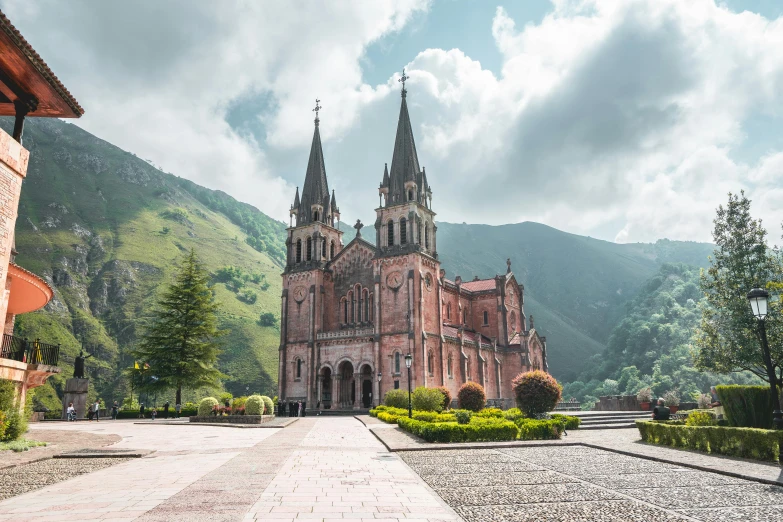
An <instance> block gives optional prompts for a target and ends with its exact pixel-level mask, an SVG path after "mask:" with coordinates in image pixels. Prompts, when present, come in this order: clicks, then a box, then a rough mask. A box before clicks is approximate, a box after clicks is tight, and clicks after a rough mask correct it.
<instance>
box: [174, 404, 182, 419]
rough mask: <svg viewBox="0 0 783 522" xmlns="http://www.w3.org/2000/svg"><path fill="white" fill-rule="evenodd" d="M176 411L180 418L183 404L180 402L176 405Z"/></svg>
mask: <svg viewBox="0 0 783 522" xmlns="http://www.w3.org/2000/svg"><path fill="white" fill-rule="evenodd" d="M174 412H175V413H176V415H177V418H178V419H179V414H180V413H182V405H181V404H180V403H177V404H175V405H174Z"/></svg>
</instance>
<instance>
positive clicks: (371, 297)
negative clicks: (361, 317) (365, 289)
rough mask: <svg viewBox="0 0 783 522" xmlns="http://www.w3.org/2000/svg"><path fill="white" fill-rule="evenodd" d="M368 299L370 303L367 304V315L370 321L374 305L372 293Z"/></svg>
mask: <svg viewBox="0 0 783 522" xmlns="http://www.w3.org/2000/svg"><path fill="white" fill-rule="evenodd" d="M369 301H370V304H369V307H370V313H369V314H368V315H367V317H369V318H370V321H372V316H373V311H374V310H375V306H374V305H373V303H374V301H373V295H372V294H370V299H369Z"/></svg>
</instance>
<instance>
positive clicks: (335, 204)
mask: <svg viewBox="0 0 783 522" xmlns="http://www.w3.org/2000/svg"><path fill="white" fill-rule="evenodd" d="M329 205H330V206H331V207H332V210H334V211H336V210H337V198H335V197H334V189H332V201H331V202H330V203H329Z"/></svg>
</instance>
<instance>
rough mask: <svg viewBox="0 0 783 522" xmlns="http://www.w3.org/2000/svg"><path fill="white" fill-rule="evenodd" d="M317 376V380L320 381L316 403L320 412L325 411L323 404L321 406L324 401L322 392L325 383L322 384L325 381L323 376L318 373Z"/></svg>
mask: <svg viewBox="0 0 783 522" xmlns="http://www.w3.org/2000/svg"><path fill="white" fill-rule="evenodd" d="M316 375H317V377H316V379H318V392H317V393H318V396H317V397H316V398H315V401H316V404H315V405H317V406H318V409H319V410H322V409H323V404H321V400H322V395H323V394H322V393H321V392H322V390H323V382H322V381H323V377H322V376H321V374H320V373H318V374H316ZM315 405H314V406H315Z"/></svg>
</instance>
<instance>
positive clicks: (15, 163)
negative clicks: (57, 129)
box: [0, 12, 84, 408]
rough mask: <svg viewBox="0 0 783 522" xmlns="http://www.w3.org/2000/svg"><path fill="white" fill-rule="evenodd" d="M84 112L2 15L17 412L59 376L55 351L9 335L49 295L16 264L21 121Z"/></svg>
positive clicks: (5, 367) (5, 280) (5, 355)
mask: <svg viewBox="0 0 783 522" xmlns="http://www.w3.org/2000/svg"><path fill="white" fill-rule="evenodd" d="M83 113H84V110H82V108H81V107H80V106H79V104H78V103H77V102H76V100H74V98H73V97H72V96H71V94H70V93H69V92H68V90H67V89H66V88H65V87H64V86H63V85H62V83H60V81H59V80H58V79H57V77H56V76H55V75H54V73H53V72H52V71H51V69H49V67H48V66H47V65H46V63H44V61H43V60H42V59H41V57H40V56H39V55H38V53H36V52H35V50H34V49H33V48H32V47H31V46H30V44H29V43H27V41H26V40H25V39H24V37H22V35H21V34H20V33H19V31H18V30H17V29H16V28H15V27H14V26H13V25H11V22H9V20H8V18H6V17H5V15H3V13H2V12H0V116H14V117H15V122H14V130H13V136H9V135H8V134H7V133H5V132H4V131H2V130H0V288H3V289H4V292H3V293H2V294H0V317H3V318H4V327H3V340H2V346H1V347H0V379H8V380H12V381H14V382H16V383H17V396H18V398H19V399H20V400H19V405H20V408H21V407H22V406H23V405H24V400H25V397H26V394H27V390H28V389H30V388H35V387H36V386H40V385H42V384H43V383H44V382H45V381H46V379H47V378H48V377H49V376H51V375H54V374H55V373H60V368H58V367H57V364H58V360H59V346H57V345H52V344H48V343H46V342H44V341H42V340H40V339H35V340H32V339H20V338H17V337H14V336H13V332H14V318H15V317H16V316H17V315H19V314H24V313H27V312H32V311H35V310H39V309H40V308H43V307H44V306H46V303H48V302H49V300H50V299H51V298H52V296H53V292H52V289H51V287H50V286H49V285H48V283H47V282H46V281H45V280H44V279H43V278H41V277H39V276H37V275H36V274H33V273H32V272H29V271H27V270H25V269H24V268H22V267H20V266H18V265H16V264H15V263H14V256H15V255H16V251H15V249H14V226H15V224H16V217H17V210H18V207H19V195H20V194H21V191H22V182H23V181H24V178H25V176H26V175H27V165H28V160H29V156H30V153H29V152H28V151H27V149H25V148H24V147H23V146H22V133H23V130H24V119H25V117H28V116H30V117H48V118H78V117H80V116H81V115H82V114H83Z"/></svg>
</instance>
